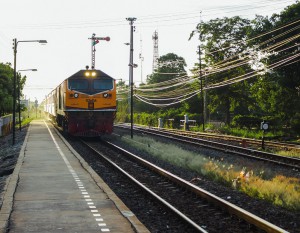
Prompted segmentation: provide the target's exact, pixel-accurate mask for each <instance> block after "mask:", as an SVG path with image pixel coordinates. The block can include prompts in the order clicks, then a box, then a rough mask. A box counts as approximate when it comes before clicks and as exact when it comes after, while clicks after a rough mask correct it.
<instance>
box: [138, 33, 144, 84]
mask: <svg viewBox="0 0 300 233" xmlns="http://www.w3.org/2000/svg"><path fill="white" fill-rule="evenodd" d="M140 42H141V52H140V55H139V58H140V60H141V83H143V61H144V57H143V55H142V51H143V40H142V37H141V39H140Z"/></svg>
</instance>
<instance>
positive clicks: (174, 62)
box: [147, 53, 187, 84]
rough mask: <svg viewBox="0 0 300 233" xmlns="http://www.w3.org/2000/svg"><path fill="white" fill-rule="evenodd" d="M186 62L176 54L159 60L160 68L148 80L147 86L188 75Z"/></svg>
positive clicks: (164, 56) (170, 54)
mask: <svg viewBox="0 0 300 233" xmlns="http://www.w3.org/2000/svg"><path fill="white" fill-rule="evenodd" d="M185 66H186V62H185V60H184V59H183V58H182V57H179V56H178V55H176V54H174V53H168V54H166V55H163V56H161V57H160V58H159V59H158V68H157V70H155V71H154V73H153V74H151V75H149V76H148V78H147V84H153V83H160V82H164V81H168V80H171V79H174V78H177V77H180V76H184V75H186V74H187V73H186V71H185V69H184V67H185Z"/></svg>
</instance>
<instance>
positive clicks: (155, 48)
mask: <svg viewBox="0 0 300 233" xmlns="http://www.w3.org/2000/svg"><path fill="white" fill-rule="evenodd" d="M152 40H153V63H152V72H154V70H156V69H157V67H158V32H157V31H155V32H154V33H153V36H152Z"/></svg>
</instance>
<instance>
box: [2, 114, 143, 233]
mask: <svg viewBox="0 0 300 233" xmlns="http://www.w3.org/2000/svg"><path fill="white" fill-rule="evenodd" d="M25 143H26V144H25ZM24 144H25V145H23V147H24V158H23V161H22V163H21V165H20V167H19V173H18V181H17V185H16V190H15V193H14V197H13V204H12V211H11V213H10V217H9V222H8V224H7V225H8V226H7V227H8V231H7V232H11V233H21V232H22V233H24V232H39V233H40V232H64V233H67V232H72V233H75V232H91V233H92V232H124V233H125V232H126V233H130V232H147V230H146V229H145V228H144V227H143V226H142V225H141V224H140V223H139V222H138V221H137V222H136V223H132V222H130V221H129V220H128V218H127V217H128V216H132V213H131V212H130V211H128V209H126V208H123V209H122V207H121V208H119V207H118V206H122V204H121V205H118V204H117V205H116V201H115V200H111V199H110V197H109V196H108V194H107V193H106V192H104V191H103V190H104V188H103V187H99V186H101V183H102V182H103V181H100V182H99V179H98V178H96V180H95V176H92V175H91V174H90V172H88V171H87V169H86V168H84V166H83V165H82V161H80V159H78V158H77V157H76V156H74V151H72V150H70V148H69V146H68V144H66V143H65V142H64V141H63V140H62V139H61V137H60V136H59V135H58V134H57V133H56V131H55V130H54V128H53V126H51V124H49V123H46V122H45V121H42V120H40V121H38V120H37V121H33V122H32V123H31V125H30V127H29V129H28V133H27V138H26V140H25V142H24ZM85 166H86V165H85ZM100 179H101V178H100ZM106 188H107V187H106ZM114 198H115V199H116V197H114ZM117 201H118V200H117ZM126 215H128V216H126ZM2 217H3V216H2ZM134 225H136V226H137V228H140V229H141V231H139V230H138V229H136V228H135V226H134ZM134 228H135V229H134Z"/></svg>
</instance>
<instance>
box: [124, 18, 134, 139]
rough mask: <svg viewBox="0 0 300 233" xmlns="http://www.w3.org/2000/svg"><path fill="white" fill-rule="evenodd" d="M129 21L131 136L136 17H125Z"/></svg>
mask: <svg viewBox="0 0 300 233" xmlns="http://www.w3.org/2000/svg"><path fill="white" fill-rule="evenodd" d="M126 20H127V21H129V22H130V57H129V83H130V125H131V127H130V129H131V130H130V132H131V138H133V68H134V67H136V65H135V64H133V22H134V21H135V20H136V18H126Z"/></svg>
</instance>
